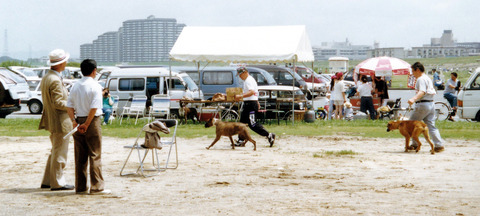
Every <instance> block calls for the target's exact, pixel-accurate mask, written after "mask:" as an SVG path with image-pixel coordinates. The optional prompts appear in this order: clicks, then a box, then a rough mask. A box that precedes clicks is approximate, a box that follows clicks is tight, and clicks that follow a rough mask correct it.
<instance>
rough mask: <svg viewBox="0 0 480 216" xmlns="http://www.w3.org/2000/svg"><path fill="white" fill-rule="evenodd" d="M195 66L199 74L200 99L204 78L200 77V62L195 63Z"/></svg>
mask: <svg viewBox="0 0 480 216" xmlns="http://www.w3.org/2000/svg"><path fill="white" fill-rule="evenodd" d="M195 64H196V65H195V66H196V67H197V73H198V88H199V89H198V98H200V91H201V89H202V78H201V77H200V62H195ZM200 100H203V98H200Z"/></svg>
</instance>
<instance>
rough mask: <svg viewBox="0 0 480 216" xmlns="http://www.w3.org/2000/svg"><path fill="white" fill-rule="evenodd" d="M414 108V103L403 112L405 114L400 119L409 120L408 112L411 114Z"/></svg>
mask: <svg viewBox="0 0 480 216" xmlns="http://www.w3.org/2000/svg"><path fill="white" fill-rule="evenodd" d="M412 110H413V108H412V105H408V108H407V109H406V110H405V112H404V113H403V116H402V117H400V120H408V118H407V117H406V116H407V114H410V111H412Z"/></svg>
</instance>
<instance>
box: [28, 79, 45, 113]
mask: <svg viewBox="0 0 480 216" xmlns="http://www.w3.org/2000/svg"><path fill="white" fill-rule="evenodd" d="M40 81H41V80H38V81H37V82H35V85H34V84H33V83H32V84H29V85H30V86H34V88H33V89H32V88H31V89H30V99H29V100H28V102H27V106H28V111H30V113H32V114H40V113H42V110H43V102H42V92H41V90H40ZM32 82H33V81H32Z"/></svg>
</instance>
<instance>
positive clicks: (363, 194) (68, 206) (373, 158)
mask: <svg viewBox="0 0 480 216" xmlns="http://www.w3.org/2000/svg"><path fill="white" fill-rule="evenodd" d="M254 139H256V140H257V143H258V146H257V151H252V145H251V144H247V147H245V148H237V149H235V150H231V149H230V147H229V140H228V138H222V139H221V140H220V141H219V142H218V143H217V144H216V145H215V146H214V147H213V148H212V149H210V150H206V149H205V147H206V146H207V145H208V144H210V142H211V141H212V139H210V138H206V137H203V138H196V139H179V140H178V143H179V145H178V152H179V164H180V165H179V167H178V169H176V170H167V171H166V172H162V173H160V174H159V175H156V176H153V177H147V178H144V177H141V176H139V175H133V176H126V177H124V176H120V175H119V172H120V169H121V167H122V165H123V161H124V160H125V158H126V156H127V154H128V151H129V150H128V149H124V148H123V146H124V145H128V144H130V145H131V144H133V142H134V140H135V139H119V138H111V137H104V138H103V145H104V147H103V164H104V166H103V167H104V169H103V173H104V178H105V180H106V187H107V188H108V189H111V190H112V192H113V193H112V195H108V196H92V195H76V194H75V193H74V192H73V191H63V192H52V191H50V190H45V189H40V188H39V186H40V183H41V178H42V175H43V170H44V166H45V160H46V159H47V154H48V151H49V150H50V142H49V139H48V137H31V138H17V137H0V151H1V152H2V156H1V157H0V169H1V175H0V182H1V184H0V214H1V215H67V214H76V215H150V214H151V215H354V214H356V215H383V214H389V215H417V214H420V215H478V214H479V212H480V180H479V179H480V172H479V171H480V143H479V142H476V141H468V140H447V145H446V146H447V147H446V151H444V152H442V153H438V154H436V155H430V153H429V151H428V150H429V146H427V147H425V146H424V148H423V149H422V150H421V151H420V152H419V153H415V152H413V151H411V152H409V153H404V152H403V139H378V138H377V139H375V138H362V137H348V136H345V137H294V136H279V137H278V140H277V143H276V144H275V146H274V147H273V148H269V147H268V143H267V140H266V139H263V138H260V137H258V136H254ZM340 150H353V151H354V152H356V153H358V154H357V155H342V156H334V155H327V154H326V151H340ZM161 152H162V155H161V156H162V157H163V156H165V155H164V153H165V152H166V151H165V149H164V150H162V151H161ZM314 155H316V156H314ZM150 158H151V157H149V159H150ZM134 159H135V158H134ZM68 162H69V163H68V165H67V169H66V176H67V181H68V182H69V183H74V167H73V165H74V162H73V141H71V145H70V149H69V159H68ZM137 164H138V162H135V161H134V160H131V161H129V163H128V166H127V168H129V170H134V169H135V167H136V165H137ZM149 165H151V163H149Z"/></svg>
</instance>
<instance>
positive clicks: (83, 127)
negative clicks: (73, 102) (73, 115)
mask: <svg viewBox="0 0 480 216" xmlns="http://www.w3.org/2000/svg"><path fill="white" fill-rule="evenodd" d="M87 129H88V125H86V124H81V125H80V126H78V132H79V133H81V134H84V133H86V132H87Z"/></svg>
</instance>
